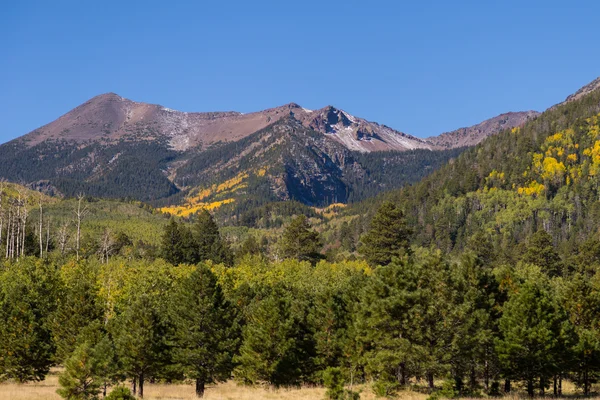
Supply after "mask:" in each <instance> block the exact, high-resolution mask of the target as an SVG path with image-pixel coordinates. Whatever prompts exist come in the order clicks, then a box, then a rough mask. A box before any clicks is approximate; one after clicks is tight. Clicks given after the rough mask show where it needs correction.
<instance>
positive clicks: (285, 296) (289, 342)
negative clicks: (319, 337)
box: [235, 284, 314, 386]
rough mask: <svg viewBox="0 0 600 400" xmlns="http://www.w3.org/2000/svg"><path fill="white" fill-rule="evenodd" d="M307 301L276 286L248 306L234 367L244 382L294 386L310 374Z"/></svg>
mask: <svg viewBox="0 0 600 400" xmlns="http://www.w3.org/2000/svg"><path fill="white" fill-rule="evenodd" d="M307 306H308V304H307V302H306V300H305V299H304V298H302V296H300V294H299V293H297V292H295V291H293V290H291V288H289V287H284V286H283V285H281V284H280V285H277V286H276V287H273V288H271V289H268V293H264V294H263V295H261V296H260V298H256V299H255V300H254V301H253V302H252V304H251V305H250V306H249V310H248V315H247V317H246V318H247V321H246V325H245V326H244V329H243V342H242V345H241V347H240V352H239V355H238V356H237V357H236V358H235V361H236V363H237V364H238V366H237V368H236V370H235V377H236V379H238V380H240V381H242V382H244V383H250V384H254V383H258V382H269V383H270V384H272V385H275V386H289V385H298V384H300V383H302V382H308V381H309V377H311V376H312V375H313V372H314V370H313V365H312V357H313V356H314V343H313V340H312V336H311V335H310V330H309V325H308V322H307V313H308V307H307Z"/></svg>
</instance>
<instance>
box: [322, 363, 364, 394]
mask: <svg viewBox="0 0 600 400" xmlns="http://www.w3.org/2000/svg"><path fill="white" fill-rule="evenodd" d="M323 383H324V384H325V387H326V388H327V392H326V393H325V396H326V397H325V398H326V399H329V400H358V399H360V394H359V393H357V392H353V391H351V390H346V389H344V377H343V375H342V370H341V369H340V368H332V367H329V368H327V369H326V370H325V371H324V372H323Z"/></svg>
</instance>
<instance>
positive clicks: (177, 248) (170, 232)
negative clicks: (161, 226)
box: [161, 218, 185, 265]
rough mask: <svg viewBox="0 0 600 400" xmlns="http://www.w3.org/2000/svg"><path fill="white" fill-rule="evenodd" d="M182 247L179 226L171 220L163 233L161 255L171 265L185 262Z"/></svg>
mask: <svg viewBox="0 0 600 400" xmlns="http://www.w3.org/2000/svg"><path fill="white" fill-rule="evenodd" d="M183 247H184V243H183V238H182V234H181V231H180V227H179V224H178V223H177V221H175V219H174V218H171V220H170V221H169V223H168V224H167V226H165V230H164V232H163V236H162V240H161V255H162V257H163V258H164V259H165V260H166V261H168V262H170V263H171V264H173V265H178V264H181V263H183V262H184V261H185V257H184V254H183Z"/></svg>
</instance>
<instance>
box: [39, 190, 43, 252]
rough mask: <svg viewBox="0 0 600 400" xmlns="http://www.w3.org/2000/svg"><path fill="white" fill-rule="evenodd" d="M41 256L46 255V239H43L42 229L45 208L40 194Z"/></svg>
mask: <svg viewBox="0 0 600 400" xmlns="http://www.w3.org/2000/svg"><path fill="white" fill-rule="evenodd" d="M39 206H40V258H43V257H44V241H43V240H42V231H43V230H44V219H43V218H44V210H43V209H42V195H40V202H39Z"/></svg>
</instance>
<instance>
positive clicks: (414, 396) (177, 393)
mask: <svg viewBox="0 0 600 400" xmlns="http://www.w3.org/2000/svg"><path fill="white" fill-rule="evenodd" d="M563 388H564V390H565V393H569V394H570V395H571V396H573V393H572V391H573V392H574V390H575V389H574V387H573V385H572V384H571V383H569V382H564V385H563ZM56 389H58V376H57V372H56V371H54V372H53V373H51V375H49V376H48V378H47V379H46V380H45V381H43V382H36V383H26V384H16V383H3V384H0V400H60V399H61V397H60V396H59V395H58V394H56ZM355 389H357V390H361V396H360V398H361V400H375V399H376V397H375V395H374V394H373V392H372V391H371V390H370V388H369V387H368V386H361V387H358V388H355ZM144 395H145V396H144V398H145V399H148V400H159V399H160V400H192V399H196V396H195V393H194V387H193V385H191V384H190V385H184V384H173V385H167V384H149V383H147V384H146V385H144ZM324 397H325V389H323V388H319V387H303V388H301V389H273V388H264V387H246V386H238V385H237V384H236V383H235V382H226V383H222V384H219V385H210V386H208V387H207V388H206V393H205V396H204V398H205V399H206V400H259V399H261V400H262V399H264V400H283V399H286V400H287V399H289V400H313V399H316V400H319V399H323V398H324ZM573 397H576V396H573ZM573 397H571V398H573ZM426 398H427V395H425V394H423V393H417V392H412V391H406V392H400V394H399V396H398V399H400V400H425V399H426ZM524 398H526V397H525V396H524V395H523V394H522V395H521V396H517V395H513V396H506V397H503V398H502V399H501V400H517V399H524ZM463 400H469V399H463Z"/></svg>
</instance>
